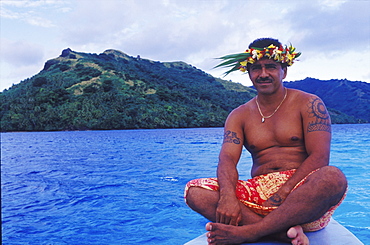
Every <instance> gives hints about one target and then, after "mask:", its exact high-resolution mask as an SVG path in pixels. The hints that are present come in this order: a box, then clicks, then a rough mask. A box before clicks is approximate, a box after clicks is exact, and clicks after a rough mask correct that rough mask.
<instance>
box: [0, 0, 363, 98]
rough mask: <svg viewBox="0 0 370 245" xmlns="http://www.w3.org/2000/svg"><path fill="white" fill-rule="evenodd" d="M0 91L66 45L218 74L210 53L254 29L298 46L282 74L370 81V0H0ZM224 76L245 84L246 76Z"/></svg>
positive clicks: (229, 49)
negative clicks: (113, 51)
mask: <svg viewBox="0 0 370 245" xmlns="http://www.w3.org/2000/svg"><path fill="white" fill-rule="evenodd" d="M0 6H1V10H0V15H1V19H0V25H1V26H0V27H1V29H0V38H1V39H0V53H1V55H0V91H2V90H3V89H5V88H9V87H10V86H11V85H12V84H16V83H19V82H20V81H21V80H24V79H26V78H29V77H32V76H33V75H35V74H37V73H38V72H39V71H40V70H42V68H43V66H44V63H45V62H46V61H47V60H49V59H52V58H56V57H58V56H59V55H60V54H61V52H62V50H63V49H65V48H71V49H72V50H75V51H78V52H87V53H102V52H104V51H105V50H107V49H116V50H120V51H122V52H124V53H126V54H128V55H131V56H137V55H140V56H141V57H142V58H147V59H151V60H156V61H184V62H187V63H189V64H191V65H194V66H196V67H197V68H199V69H202V70H204V71H206V72H207V73H210V74H212V75H214V76H216V77H222V73H223V72H224V71H225V70H221V69H212V68H213V67H214V66H215V65H216V64H217V63H218V61H217V60H216V59H214V58H217V57H220V56H223V55H225V54H230V53H238V52H243V51H244V50H245V49H246V48H247V46H248V44H249V43H250V42H251V41H253V40H254V39H256V38H259V37H274V38H278V39H279V40H280V41H281V42H282V43H283V44H289V43H292V44H293V46H295V47H296V48H297V51H301V52H302V55H301V57H300V58H299V61H297V62H296V63H295V64H294V65H293V66H292V67H290V68H289V70H288V76H287V78H286V80H287V81H294V80H299V79H304V78H306V77H313V78H318V79H323V80H327V79H348V80H353V81H365V82H370V15H369V9H370V0H299V1H294V0H249V1H247V0H243V1H242V0H140V1H139V0H1V1H0ZM225 79H228V80H232V81H234V82H240V83H242V84H245V85H250V81H249V78H248V76H246V75H245V74H243V73H239V72H238V73H235V74H233V75H229V76H227V77H226V78H225Z"/></svg>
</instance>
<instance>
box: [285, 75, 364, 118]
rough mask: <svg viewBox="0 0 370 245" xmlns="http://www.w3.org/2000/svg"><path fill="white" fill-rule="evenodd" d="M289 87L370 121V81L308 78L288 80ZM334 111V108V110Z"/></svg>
mask: <svg viewBox="0 0 370 245" xmlns="http://www.w3.org/2000/svg"><path fill="white" fill-rule="evenodd" d="M284 85H285V86H286V87H288V88H296V89H300V90H303V91H306V92H308V93H313V94H316V95H317V96H319V97H320V98H321V99H322V100H323V101H324V102H325V104H326V106H327V107H329V108H334V109H336V110H338V111H340V112H343V113H345V114H347V115H351V116H353V117H355V118H357V119H358V122H370V83H365V82H358V81H356V82H352V81H348V80H346V79H344V80H335V79H332V80H329V81H322V80H318V79H314V78H306V79H304V80H301V81H295V82H286V83H284ZM332 113H334V110H332Z"/></svg>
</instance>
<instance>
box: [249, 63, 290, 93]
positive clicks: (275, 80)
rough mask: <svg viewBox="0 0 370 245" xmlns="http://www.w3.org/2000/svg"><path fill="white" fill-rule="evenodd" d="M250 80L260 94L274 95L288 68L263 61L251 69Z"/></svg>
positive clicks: (253, 65)
mask: <svg viewBox="0 0 370 245" xmlns="http://www.w3.org/2000/svg"><path fill="white" fill-rule="evenodd" d="M248 73H249V78H250V79H251V81H252V83H253V85H254V87H255V88H256V89H257V91H258V92H260V93H265V94H272V93H274V92H275V91H276V90H277V89H278V88H279V87H280V86H281V84H282V81H283V79H284V78H285V77H286V74H287V68H286V67H284V68H282V66H281V64H280V63H278V62H275V61H274V60H270V59H261V60H258V61H256V62H255V63H254V64H252V65H251V66H250V67H249V72H248Z"/></svg>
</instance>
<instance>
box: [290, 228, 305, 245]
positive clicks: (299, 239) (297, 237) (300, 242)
mask: <svg viewBox="0 0 370 245" xmlns="http://www.w3.org/2000/svg"><path fill="white" fill-rule="evenodd" d="M287 236H288V237H289V238H290V239H292V240H291V243H292V244H293V245H308V244H310V242H309V240H308V237H307V236H306V235H305V234H304V232H303V229H302V227H301V226H300V225H297V226H293V227H292V228H290V229H289V230H288V232H287Z"/></svg>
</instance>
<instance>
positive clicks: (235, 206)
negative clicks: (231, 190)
mask: <svg viewBox="0 0 370 245" xmlns="http://www.w3.org/2000/svg"><path fill="white" fill-rule="evenodd" d="M241 220H242V213H241V208H240V202H239V200H238V199H236V198H235V197H234V198H231V197H230V198H220V200H219V202H218V206H217V210H216V222H217V223H222V224H226V225H235V226H237V225H239V222H240V221H241Z"/></svg>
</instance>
